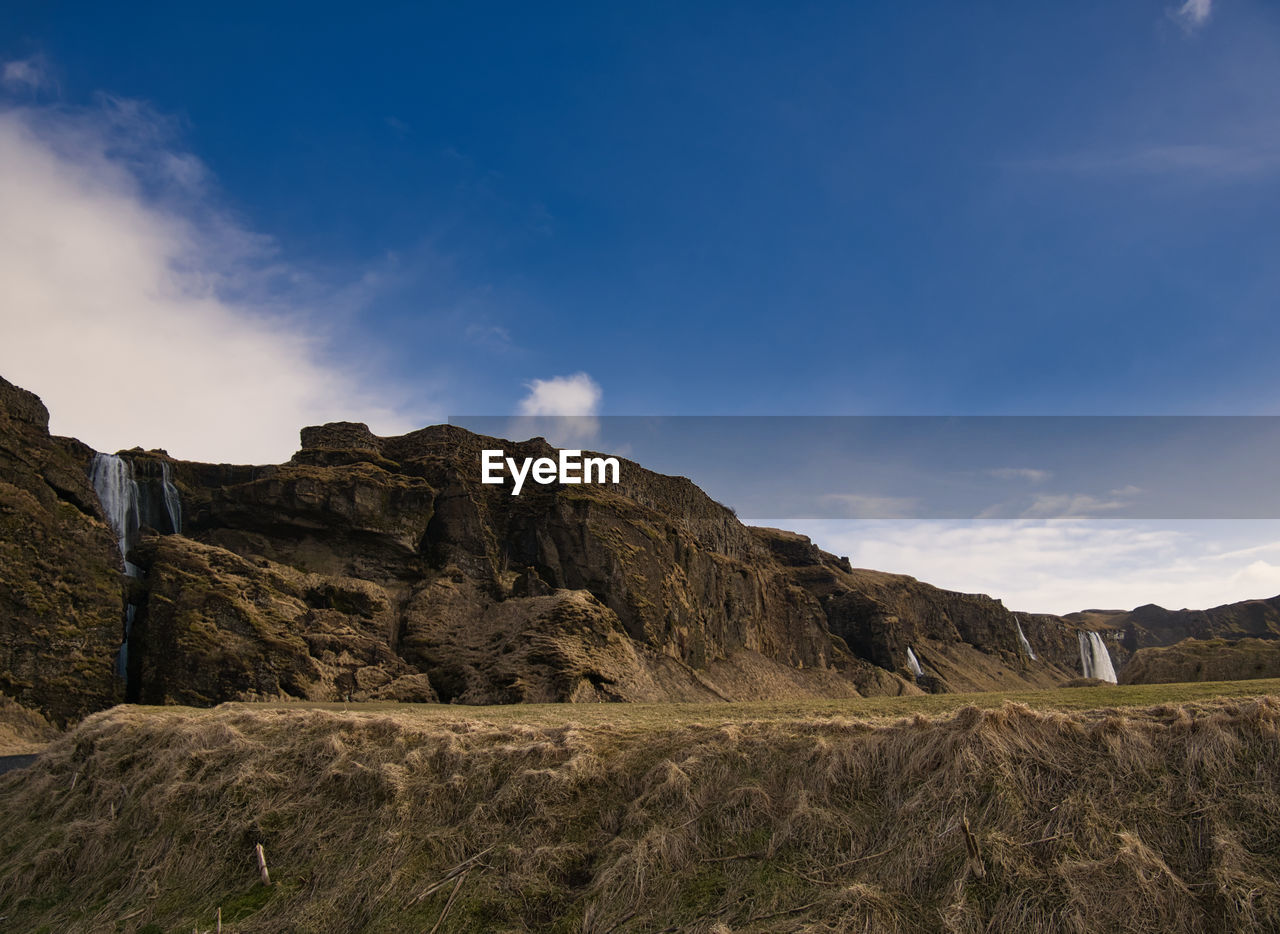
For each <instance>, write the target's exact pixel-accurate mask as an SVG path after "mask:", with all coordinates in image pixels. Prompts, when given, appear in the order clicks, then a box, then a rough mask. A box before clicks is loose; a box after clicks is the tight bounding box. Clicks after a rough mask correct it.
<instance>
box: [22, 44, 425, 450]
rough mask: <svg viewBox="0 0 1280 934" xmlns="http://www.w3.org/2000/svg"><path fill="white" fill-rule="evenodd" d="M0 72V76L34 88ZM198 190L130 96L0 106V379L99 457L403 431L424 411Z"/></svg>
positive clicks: (268, 248) (304, 282) (154, 121)
mask: <svg viewBox="0 0 1280 934" xmlns="http://www.w3.org/2000/svg"><path fill="white" fill-rule="evenodd" d="M13 65H14V63H12V62H11V63H9V65H8V66H6V67H5V77H6V80H9V79H10V78H12V80H23V81H26V82H28V84H29V83H30V82H31V81H34V80H37V79H36V78H34V77H32V76H31V73H29V72H27V71H23V70H22V69H16V70H15V69H14V68H12V67H10V66H13ZM14 76H16V77H14ZM214 187H215V186H214V185H213V184H212V182H211V179H210V174H209V171H208V169H207V167H206V166H205V165H204V164H203V163H202V162H201V161H200V160H199V159H198V158H197V157H196V156H195V155H193V154H192V153H190V152H187V151H185V150H184V149H183V148H182V147H181V145H180V144H179V143H178V142H177V135H176V134H175V132H174V127H173V125H172V122H171V121H169V120H168V119H166V118H165V117H164V116H162V115H160V114H157V113H156V112H155V111H153V110H152V109H151V108H149V107H148V106H146V105H145V104H142V103H139V102H137V101H129V100H122V99H116V98H109V97H102V98H100V99H99V101H98V103H97V105H96V106H94V107H91V108H85V109H80V110H73V109H70V108H65V107H59V108H41V107H8V108H5V107H3V106H0V204H4V206H5V208H4V210H3V211H0V330H2V331H3V334H4V339H3V340H0V373H3V374H4V376H5V377H6V378H8V379H9V380H11V381H13V382H16V383H18V384H19V385H22V386H25V387H26V388H28V389H31V390H32V391H34V392H36V393H38V394H39V395H41V396H42V397H43V398H44V400H45V402H46V403H47V404H48V406H49V408H50V410H51V413H52V418H53V428H54V430H55V431H57V432H59V433H62V434H69V435H75V436H77V437H80V438H82V439H83V440H84V441H86V442H88V443H89V444H91V445H93V446H95V447H97V448H98V449H100V450H116V449H119V448H122V447H131V446H133V445H135V444H140V445H143V446H154V447H164V448H167V449H168V450H169V451H170V452H171V453H173V454H175V455H176V456H180V457H187V458H194V459H207V460H223V461H228V460H237V461H259V462H262V461H278V460H281V459H283V458H287V457H288V456H289V454H291V453H292V451H293V450H295V449H296V446H297V432H298V429H299V428H300V427H302V426H304V425H308V424H315V423H317V422H323V421H330V420H336V419H343V418H348V419H358V420H360V421H367V422H369V423H370V424H371V425H372V426H373V427H374V428H375V430H379V431H383V432H393V431H403V430H407V429H410V428H413V427H418V426H419V425H420V424H421V422H422V420H423V418H425V417H426V416H427V414H428V413H426V412H422V413H418V414H417V415H415V416H413V417H409V416H406V415H405V413H403V412H402V411H399V410H397V409H396V408H395V407H394V403H393V404H392V405H388V404H386V402H384V401H380V400H379V397H384V398H385V396H386V395H387V390H388V387H387V384H386V382H385V381H384V380H380V379H375V378H373V377H372V375H371V374H370V373H369V372H368V371H366V370H364V369H362V368H361V366H360V364H359V362H358V361H357V360H356V359H355V354H354V352H353V351H352V349H351V348H344V355H343V356H342V357H341V358H339V356H338V354H337V350H336V348H335V346H334V345H333V343H332V342H331V341H330V340H328V339H327V337H326V328H327V321H326V319H325V318H324V317H322V316H320V315H318V314H316V312H315V310H314V309H315V308H316V307H317V306H319V307H323V306H324V305H326V303H328V302H330V301H333V300H334V296H333V294H332V292H331V291H326V290H325V289H323V288H318V287H313V286H314V283H311V285H309V279H308V277H307V276H306V274H305V273H303V272H302V271H301V270H299V269H297V268H293V267H291V266H290V265H289V264H288V263H287V262H285V261H284V260H283V259H282V258H281V257H280V256H279V255H278V251H277V249H276V247H275V244H274V243H273V242H272V241H271V239H270V238H268V237H265V236H262V235H261V234H258V233H256V232H254V231H252V230H249V229H247V228H246V227H245V226H243V225H242V224H241V223H240V222H238V221H237V220H236V219H235V218H234V217H233V216H231V215H230V214H228V213H227V212H225V211H224V210H222V209H221V208H220V207H219V205H218V203H217V200H216V198H215V197H213V196H212V195H211V193H210V192H211V189H213V188H214ZM298 295H303V296H306V297H305V298H304V299H302V300H300V299H298V298H297V297H296V296H298ZM311 299H315V301H314V302H312V301H311ZM393 398H394V397H393Z"/></svg>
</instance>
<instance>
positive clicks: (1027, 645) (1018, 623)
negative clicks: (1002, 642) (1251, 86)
mask: <svg viewBox="0 0 1280 934" xmlns="http://www.w3.org/2000/svg"><path fill="white" fill-rule="evenodd" d="M1013 624H1014V625H1015V626H1017V627H1018V641H1019V642H1021V643H1022V651H1024V652H1026V653H1027V658H1029V659H1031V660H1032V661H1033V662H1034V661H1037V659H1036V653H1035V652H1033V651H1032V650H1031V643H1030V642H1028V641H1027V636H1026V633H1024V632H1023V631H1022V621H1021V620H1019V619H1018V617H1016V616H1015V617H1014V618H1013Z"/></svg>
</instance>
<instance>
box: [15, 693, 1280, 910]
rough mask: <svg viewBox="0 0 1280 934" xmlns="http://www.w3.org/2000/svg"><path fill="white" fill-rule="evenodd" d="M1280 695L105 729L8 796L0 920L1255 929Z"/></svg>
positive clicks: (1273, 815)
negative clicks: (266, 879)
mask: <svg viewBox="0 0 1280 934" xmlns="http://www.w3.org/2000/svg"><path fill="white" fill-rule="evenodd" d="M1278 689H1280V684H1277V683H1276V682H1267V681H1252V682H1246V683H1242V684H1235V685H1230V684H1228V685H1222V684H1219V685H1177V686H1171V685H1157V686H1143V687H1132V688H1124V687H1121V688H1111V689H1093V688H1080V689H1075V690H1060V691H1050V692H1041V693H1039V694H1028V695H1024V696H1022V697H1021V699H1020V702H1009V699H1008V698H1000V697H992V696H985V695H984V696H982V697H976V696H975V697H968V698H965V697H954V696H951V697H910V698H898V699H893V700H890V699H874V700H852V701H839V702H830V703H818V704H813V703H811V704H805V705H802V706H799V705H791V706H787V705H782V704H750V705H674V706H648V705H636V706H632V705H590V706H587V705H584V706H547V707H528V706H525V707H503V708H480V709H459V708H458V707H446V706H390V705H389V706H386V707H383V708H375V709H370V708H366V707H359V708H351V709H349V710H343V709H342V708H341V706H338V707H337V708H329V709H319V708H314V707H303V706H265V705H228V706H224V707H220V708H216V709H212V710H194V709H188V708H137V707H119V708H115V709H112V710H109V711H106V712H104V713H101V714H96V715H94V716H92V717H90V718H88V719H87V720H85V721H84V722H83V723H81V724H80V726H79V727H77V728H76V729H75V730H74V731H72V732H71V733H69V734H67V735H65V736H63V737H61V738H60V739H58V740H56V741H55V742H54V743H53V745H52V746H50V747H49V749H48V750H47V751H46V752H45V754H44V756H43V757H42V758H41V759H40V760H39V761H38V763H37V764H36V765H35V766H33V767H32V768H30V769H28V770H26V771H23V772H15V773H10V774H8V775H6V776H3V777H0V824H2V825H3V826H4V828H5V832H4V834H3V836H2V838H0V840H2V842H0V878H2V879H4V880H5V881H4V885H3V891H2V894H0V917H2V918H3V919H4V920H3V925H4V929H5V930H15V931H37V930H47V931H58V932H61V931H113V930H119V931H139V932H141V931H147V932H157V931H164V932H170V931H173V932H184V934H185V932H188V931H191V930H192V929H193V928H194V929H196V930H199V931H211V930H213V929H214V928H215V924H216V917H217V912H218V911H219V909H220V910H221V918H222V925H223V927H222V929H223V930H224V931H227V932H249V931H256V932H287V931H299V932H302V931H317V932H341V931H370V932H376V931H387V932H389V931H487V930H494V931H563V932H575V934H576V932H596V934H604V932H612V931H618V932H622V931H635V932H639V931H649V932H656V931H685V930H688V931H706V932H713V931H714V932H726V931H755V932H765V931H864V930H865V931H936V930H954V931H985V930H1001V931H1061V930H1078V931H1110V930H1130V931H1153V932H1155V931H1160V932H1167V931H1225V930H1247V929H1258V930H1262V929H1268V930H1274V929H1276V927H1277V926H1278V925H1280V881H1277V880H1280V848H1277V846H1276V841H1277V840H1278V839H1280V809H1278V808H1277V807H1276V806H1275V803H1276V801H1277V800H1280V768H1278V766H1277V763H1280V702H1278V701H1277V700H1276V699H1274V698H1273V697H1267V696H1256V695H1258V694H1259V693H1260V692H1268V691H1270V692H1275V691H1277V690H1278ZM1230 695H1239V696H1234V697H1233V696H1230ZM1248 695H1255V696H1248ZM1216 696H1217V697H1218V699H1213V698H1215V697H1216ZM1175 700H1176V701H1177V702H1174V701H1175ZM1134 704H1138V705H1146V706H1132V705H1134ZM1100 705H1102V706H1100ZM984 706H985V707H986V708H987V709H983V708H984ZM948 708H955V709H948ZM259 843H261V844H262V845H263V848H264V853H265V856H266V860H267V865H268V870H269V872H270V878H271V884H270V886H264V885H262V883H261V881H260V878H259V870H258V866H257V863H256V859H255V845H256V844H259Z"/></svg>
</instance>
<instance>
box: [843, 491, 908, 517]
mask: <svg viewBox="0 0 1280 934" xmlns="http://www.w3.org/2000/svg"><path fill="white" fill-rule="evenodd" d="M822 499H823V501H824V502H826V503H830V504H831V505H833V506H835V507H836V508H837V509H838V510H839V511H840V512H842V513H843V514H844V518H846V519H906V518H910V517H911V516H914V515H917V514H918V512H919V509H920V501H919V500H918V499H915V498H913V497H908V496H867V495H864V494H862V493H828V494H827V495H826V496H823V497H822Z"/></svg>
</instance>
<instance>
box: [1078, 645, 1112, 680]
mask: <svg viewBox="0 0 1280 934" xmlns="http://www.w3.org/2000/svg"><path fill="white" fill-rule="evenodd" d="M1076 635H1077V636H1079V638H1080V667H1081V669H1083V670H1084V676H1085V677H1086V678H1097V679H1098V680H1099V681H1110V682H1111V683H1112V684H1115V683H1116V670H1115V667H1114V666H1112V664H1111V654H1110V653H1109V652H1108V651H1107V646H1106V643H1104V642H1103V641H1102V636H1100V635H1098V634H1097V633H1096V632H1079V633H1077V634H1076Z"/></svg>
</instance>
